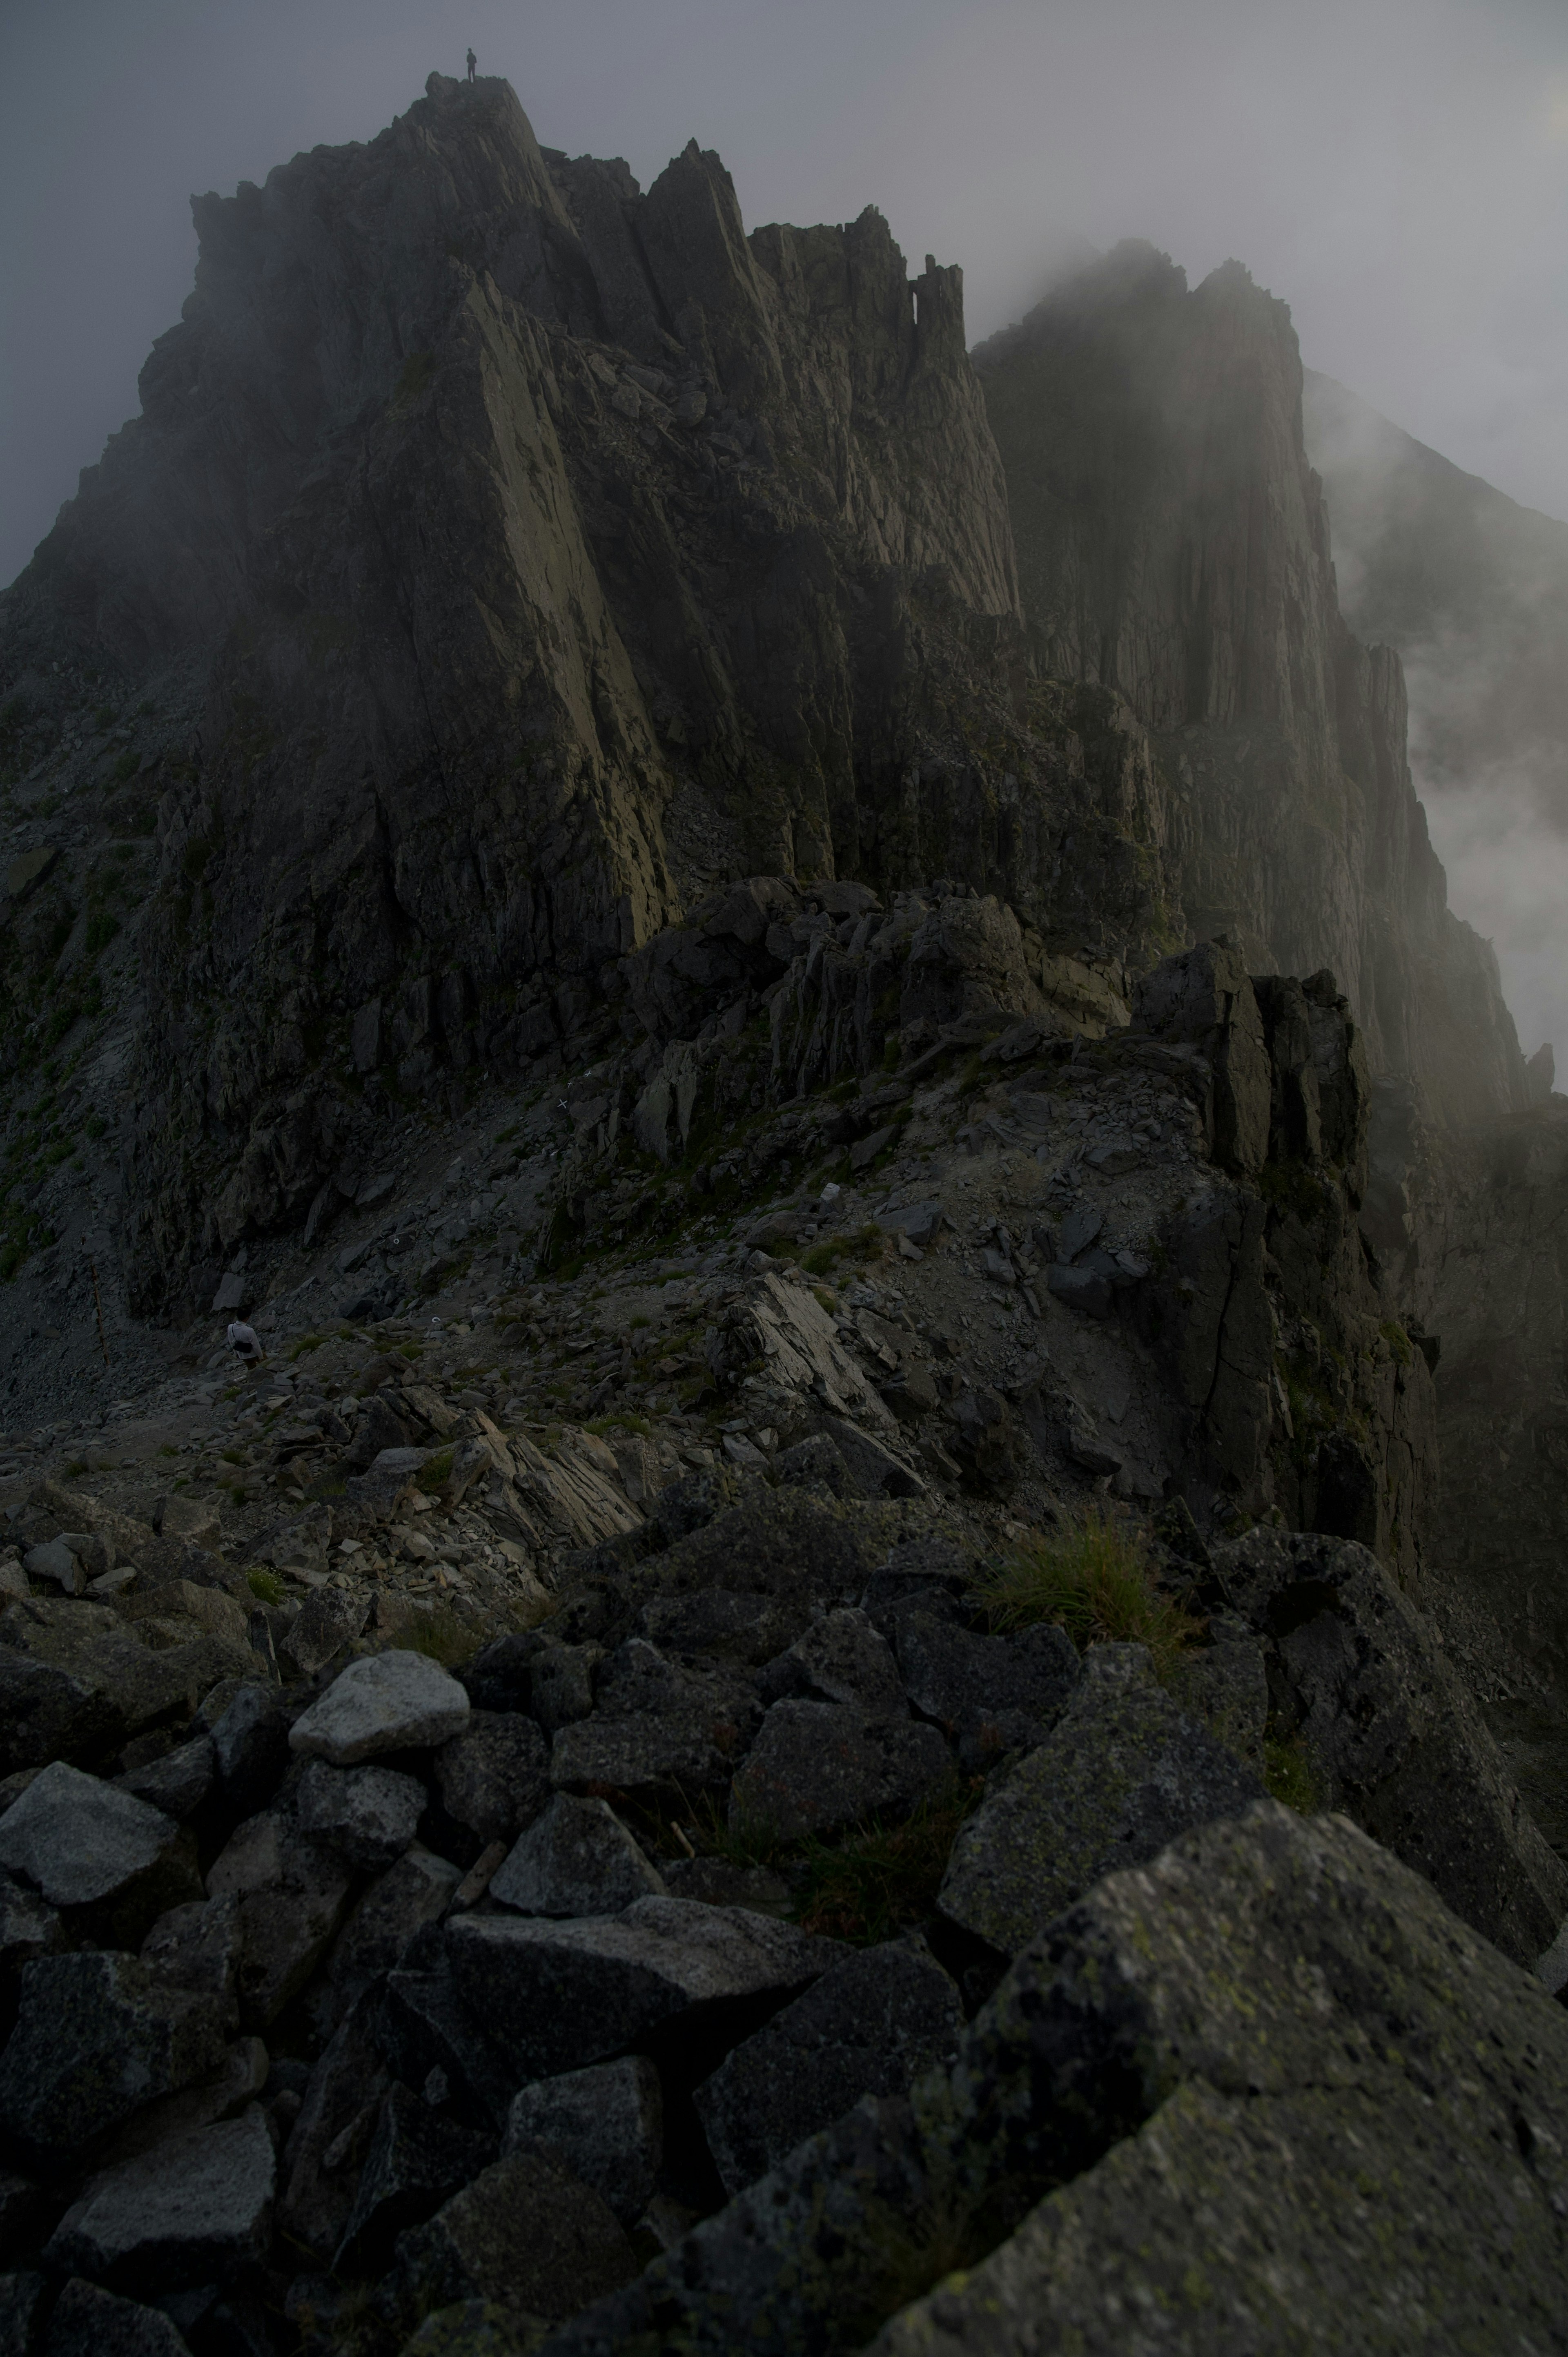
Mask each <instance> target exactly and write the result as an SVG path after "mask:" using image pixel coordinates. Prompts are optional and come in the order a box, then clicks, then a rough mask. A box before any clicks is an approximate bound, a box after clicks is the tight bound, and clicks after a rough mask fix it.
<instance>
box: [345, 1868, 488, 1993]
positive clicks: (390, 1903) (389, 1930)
mask: <svg viewBox="0 0 1568 2357" xmlns="http://www.w3.org/2000/svg"><path fill="white" fill-rule="evenodd" d="M461 1880H462V1872H461V1869H460V1868H459V1867H456V1866H454V1865H453V1864H452V1863H451V1861H450V1860H449V1859H447V1858H445V1857H436V1855H435V1852H434V1851H433V1850H428V1849H426V1848H425V1847H424V1845H423V1844H422V1843H420V1842H411V1843H410V1844H409V1846H408V1847H407V1848H406V1849H405V1850H404V1851H403V1856H402V1857H400V1858H399V1859H398V1860H397V1862H396V1864H395V1865H393V1866H390V1867H388V1868H387V1870H386V1872H385V1873H384V1874H382V1875H380V1876H378V1878H376V1880H375V1881H374V1882H372V1883H371V1887H370V1889H368V1890H367V1891H366V1892H365V1894H364V1896H363V1898H362V1899H361V1900H360V1901H359V1903H358V1905H357V1906H356V1907H355V1908H354V1910H353V1912H352V1913H351V1914H350V1915H349V1919H348V1921H347V1922H346V1923H345V1924H344V1926H343V1928H342V1930H341V1932H339V1933H338V1938H337V1940H336V1942H335V1943H334V1945H333V1949H332V1954H331V1959H330V1962H329V1964H328V1973H329V1975H330V1976H331V1981H332V1991H333V1998H334V2003H335V2006H336V2008H337V2010H338V2013H339V2014H341V2013H344V2012H346V2011H347V2010H348V2008H349V2006H351V2005H352V2004H353V2003H354V2001H355V1999H356V1998H357V1997H358V1996H359V1995H360V1992H361V1990H363V1989H367V1988H369V1987H370V1986H371V1983H372V1982H373V1981H376V1980H378V1979H379V1978H380V1977H381V1974H382V1973H390V1972H391V1971H392V1968H393V1966H394V1965H396V1964H398V1963H399V1962H400V1961H401V1960H402V1957H403V1952H404V1950H405V1949H406V1948H407V1946H408V1944H409V1943H410V1941H411V1940H412V1939H413V1937H414V1935H415V1933H416V1932H421V1931H423V1930H424V1926H425V1924H426V1923H435V1922H438V1921H440V1919H441V1917H442V1916H443V1915H444V1914H445V1913H446V1910H447V1908H448V1907H449V1906H450V1905H451V1903H452V1896H453V1893H454V1892H455V1891H456V1888H457V1885H458V1883H459V1882H460V1881H461Z"/></svg>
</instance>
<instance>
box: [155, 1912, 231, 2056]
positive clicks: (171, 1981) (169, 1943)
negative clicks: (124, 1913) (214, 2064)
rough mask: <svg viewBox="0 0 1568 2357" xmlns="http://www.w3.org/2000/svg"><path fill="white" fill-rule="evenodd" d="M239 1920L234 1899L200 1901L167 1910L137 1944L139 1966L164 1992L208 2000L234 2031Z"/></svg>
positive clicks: (225, 2026)
mask: <svg viewBox="0 0 1568 2357" xmlns="http://www.w3.org/2000/svg"><path fill="white" fill-rule="evenodd" d="M243 1954H244V1921H243V1918H242V1914H241V1910H240V1901H239V1900H238V1899H237V1898H233V1897H229V1898H223V1899H204V1900H199V1901H197V1902H194V1903H191V1904H189V1905H187V1906H184V1907H171V1908H170V1909H169V1910H168V1912H167V1914H166V1915H160V1916H159V1917H158V1920H157V1921H156V1923H155V1924H154V1925H153V1926H152V1929H151V1930H150V1931H149V1932H148V1933H147V1936H146V1938H145V1940H144V1941H143V1942H142V1962H143V1964H145V1965H146V1967H147V1970H148V1971H149V1972H150V1973H151V1974H152V1975H153V1977H154V1979H155V1980H156V1981H159V1982H161V1984H162V1985H163V1986H164V1987H166V1988H176V1989H188V1990H189V1991H190V1992H191V1994H192V1995H194V1996H206V1997H210V1998H211V1999H212V2000H213V2002H214V2003H215V2004H216V2005H217V2006H218V2007H219V2009H220V2015H221V2018H222V2021H223V2026H224V2028H225V2029H227V2030H231V2031H232V2030H235V2029H238V2028H239V2026H240V1968H241V1964H242V1958H243Z"/></svg>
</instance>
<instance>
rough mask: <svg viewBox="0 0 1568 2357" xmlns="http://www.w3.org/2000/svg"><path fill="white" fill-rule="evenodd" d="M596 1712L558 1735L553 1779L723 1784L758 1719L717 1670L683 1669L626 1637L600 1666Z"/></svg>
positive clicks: (753, 1703)
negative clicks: (737, 1752) (624, 1641)
mask: <svg viewBox="0 0 1568 2357" xmlns="http://www.w3.org/2000/svg"><path fill="white" fill-rule="evenodd" d="M597 1685H598V1692H597V1699H596V1708H595V1709H594V1710H593V1711H591V1712H590V1713H589V1715H588V1717H586V1718H581V1719H576V1720H574V1722H573V1723H572V1725H570V1726H569V1727H561V1728H559V1729H558V1731H557V1733H556V1736H555V1738H554V1741H553V1744H552V1746H551V1750H550V1781H551V1782H552V1783H553V1785H554V1786H555V1788H556V1790H557V1791H560V1790H562V1789H564V1788H570V1787H572V1786H574V1785H575V1786H588V1787H589V1788H593V1787H600V1788H608V1789H610V1790H613V1791H616V1792H637V1791H639V1790H647V1789H648V1788H650V1787H653V1786H659V1785H677V1786H679V1787H681V1788H682V1790H683V1791H686V1790H691V1789H693V1788H700V1787H702V1786H703V1785H705V1784H714V1783H722V1782H723V1781H725V1779H726V1777H727V1775H728V1772H729V1769H730V1766H731V1765H732V1763H733V1758H734V1755H735V1753H736V1751H737V1750H739V1749H744V1747H745V1744H746V1740H747V1738H749V1736H750V1734H751V1731H752V1729H753V1728H754V1727H755V1726H756V1724H757V1717H758V1711H757V1699H756V1696H755V1695H754V1693H753V1692H752V1689H751V1687H750V1685H749V1684H747V1683H746V1682H745V1681H744V1680H743V1679H742V1678H740V1677H739V1676H737V1675H736V1674H734V1673H730V1672H726V1671H725V1669H724V1668H723V1667H722V1666H717V1665H715V1666H714V1668H712V1669H708V1670H703V1671H698V1670H686V1669H682V1668H680V1667H679V1666H678V1665H677V1664H676V1663H673V1662H667V1661H666V1660H665V1659H664V1657H663V1655H662V1654H661V1653H660V1652H658V1651H657V1650H656V1649H655V1648H654V1647H653V1646H652V1645H650V1644H649V1643H648V1641H647V1640H646V1639H645V1638H641V1637H633V1638H629V1639H628V1641H627V1642H626V1643H625V1644H623V1645H620V1646H618V1647H617V1649H616V1651H615V1652H613V1653H612V1654H610V1655H609V1656H608V1657H607V1659H606V1660H605V1661H604V1663H602V1664H601V1665H600V1668H599V1672H598V1680H597Z"/></svg>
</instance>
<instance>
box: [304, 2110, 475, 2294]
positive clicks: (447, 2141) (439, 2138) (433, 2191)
mask: <svg viewBox="0 0 1568 2357" xmlns="http://www.w3.org/2000/svg"><path fill="white" fill-rule="evenodd" d="M495 2158H496V2147H495V2139H494V2138H493V2137H490V2136H478V2135H476V2134H475V2132H474V2131H473V2129H471V2128H466V2127H463V2126H459V2124H458V2123H457V2122H456V2120H448V2119H442V2118H440V2117H439V2116H438V2115H436V2114H435V2112H432V2111H431V2110H430V2109H429V2108H428V2106H427V2105H425V2104H423V2103H421V2102H420V2100H419V2098H418V2097H417V2096H416V2095H413V2094H411V2093H409V2091H408V2089H407V2088H406V2087H401V2086H396V2085H393V2086H391V2087H389V2088H388V2089H387V2092H386V2093H385V2094H384V2095H383V2096H382V2098H381V2111H380V2114H379V2115H378V2117H377V2120H376V2126H375V2130H374V2133H373V2135H372V2136H371V2142H370V2147H369V2149H368V2151H367V2152H366V2155H365V2162H364V2167H363V2169H361V2170H360V2182H359V2187H358V2190H357V2191H356V2192H355V2195H354V2206H353V2208H352V2210H351V2211H350V2212H349V2218H348V2222H347V2223H346V2225H345V2226H344V2229H343V2239H342V2242H341V2243H340V2244H338V2253H337V2255H336V2257H335V2258H334V2259H333V2262H332V2267H333V2272H334V2274H336V2275H380V2274H381V2271H382V2270H383V2269H384V2267H385V2266H386V2265H387V2263H388V2261H389V2260H390V2259H391V2257H392V2245H393V2244H394V2243H395V2242H396V2240H397V2237H398V2236H399V2234H401V2233H403V2230H404V2229H405V2227H409V2226H417V2225H421V2224H423V2222H424V2220H425V2219H426V2218H428V2217H429V2216H430V2215H431V2212H433V2211H435V2210H438V2209H439V2208H440V2206H441V2204H442V2202H443V2201H446V2200H447V2198H448V2197H449V2196H450V2195H451V2194H454V2193H456V2191H457V2190H458V2189H459V2187H461V2186H464V2185H467V2182H468V2180H469V2179H470V2178H474V2177H478V2173H479V2171H480V2170H481V2169H484V2168H487V2167H488V2166H489V2163H490V2162H491V2161H493V2160H494V2159H495Z"/></svg>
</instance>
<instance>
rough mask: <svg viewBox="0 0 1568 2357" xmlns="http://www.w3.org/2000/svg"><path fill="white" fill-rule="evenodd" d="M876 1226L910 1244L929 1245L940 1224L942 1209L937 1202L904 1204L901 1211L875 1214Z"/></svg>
mask: <svg viewBox="0 0 1568 2357" xmlns="http://www.w3.org/2000/svg"><path fill="white" fill-rule="evenodd" d="M877 1220H878V1224H879V1225H880V1226H882V1227H884V1228H890V1229H892V1230H893V1231H894V1232H896V1233H897V1234H899V1235H906V1236H908V1239H909V1242H910V1243H912V1244H920V1245H922V1246H924V1245H926V1244H929V1243H930V1241H931V1239H932V1237H933V1236H934V1235H935V1234H936V1233H937V1232H938V1230H939V1229H940V1226H941V1224H942V1207H941V1205H940V1203H938V1202H926V1203H906V1204H905V1205H904V1206H903V1208H902V1209H901V1210H897V1211H882V1212H879V1213H878V1214H877Z"/></svg>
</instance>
